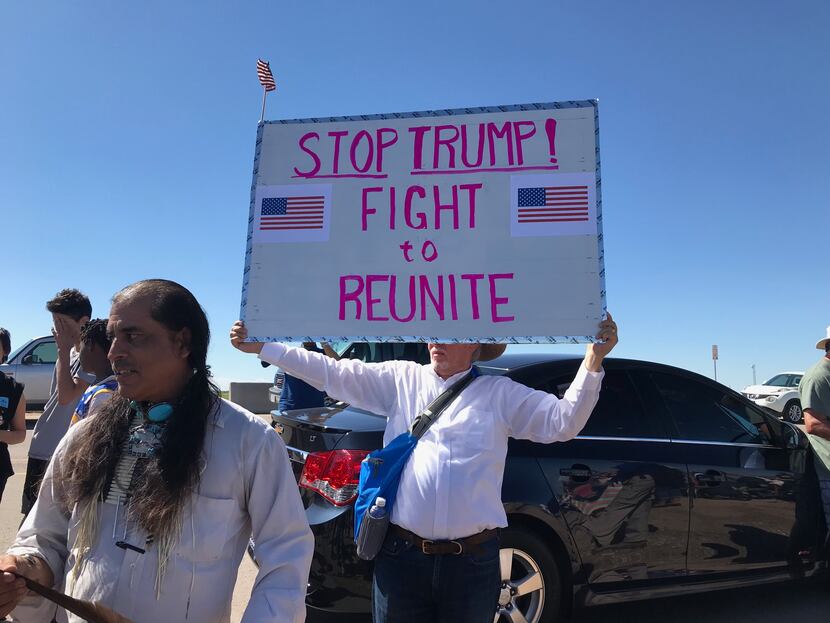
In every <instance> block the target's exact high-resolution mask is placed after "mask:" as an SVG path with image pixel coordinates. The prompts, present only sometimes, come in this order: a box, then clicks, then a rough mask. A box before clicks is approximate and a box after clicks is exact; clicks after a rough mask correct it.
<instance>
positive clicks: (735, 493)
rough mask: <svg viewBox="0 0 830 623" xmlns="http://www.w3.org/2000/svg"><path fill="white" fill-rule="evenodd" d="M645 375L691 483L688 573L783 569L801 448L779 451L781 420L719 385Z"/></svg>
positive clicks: (791, 547) (790, 553) (801, 467)
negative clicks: (666, 415) (651, 382)
mask: <svg viewBox="0 0 830 623" xmlns="http://www.w3.org/2000/svg"><path fill="white" fill-rule="evenodd" d="M650 376H651V379H652V380H653V382H654V389H655V390H656V391H655V394H654V399H655V400H657V401H659V402H661V403H662V404H655V408H656V409H657V410H660V411H663V412H664V413H666V414H668V415H669V416H670V417H668V418H666V419H667V422H668V423H669V425H670V427H671V428H670V434H671V436H672V445H675V446H676V447H677V451H678V456H679V457H681V458H682V459H683V460H684V461H685V462H686V463H687V465H688V469H689V479H690V482H691V483H692V513H691V522H690V540H689V556H688V569H689V573H690V574H704V573H723V572H740V573H743V572H747V571H761V570H769V571H774V570H776V568H779V567H780V568H783V567H786V565H787V564H788V561H790V560H792V559H793V554H794V553H795V551H794V549H795V548H796V546H795V545H794V544H792V542H791V534H792V533H793V529H794V526H795V523H796V498H797V497H798V495H799V489H800V487H801V485H802V480H803V476H804V468H805V463H806V450H805V449H803V448H800V449H788V448H786V447H784V444H783V443H781V439H782V437H783V434H782V430H781V427H782V426H783V425H782V424H781V423H780V422H778V421H777V420H775V419H774V418H772V417H768V416H767V415H766V414H764V413H762V412H761V411H759V410H756V409H755V408H753V407H751V406H750V405H748V404H746V402H745V401H743V400H741V399H740V398H739V397H738V396H737V395H736V394H733V393H732V392H729V391H728V390H725V388H723V387H721V386H718V385H715V384H711V383H708V384H706V383H703V382H700V381H698V380H696V379H694V378H690V377H685V376H681V375H676V374H671V373H662V372H653V373H652V374H651V375H650Z"/></svg>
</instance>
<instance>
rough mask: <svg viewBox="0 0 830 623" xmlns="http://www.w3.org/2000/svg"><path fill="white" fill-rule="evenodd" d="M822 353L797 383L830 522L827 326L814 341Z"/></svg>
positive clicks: (829, 337) (829, 335) (829, 353)
mask: <svg viewBox="0 0 830 623" xmlns="http://www.w3.org/2000/svg"><path fill="white" fill-rule="evenodd" d="M816 348H817V349H819V350H823V351H824V357H822V358H821V360H820V361H819V362H818V363H816V364H815V365H814V366H813V367H812V368H810V369H809V370H807V372H806V373H805V374H804V377H803V378H802V379H801V383H800V385H799V392H800V394H801V408H802V410H803V413H804V428H805V429H806V430H807V433H808V435H807V436H808V437H809V439H810V446H811V447H812V448H813V453H814V454H815V457H816V460H815V461H814V464H815V468H816V473H817V474H818V479H819V484H820V486H821V501H822V504H823V506H824V517H825V518H826V520H827V524H828V526H830V327H827V337H825V338H824V339H822V340H819V341H818V342H816Z"/></svg>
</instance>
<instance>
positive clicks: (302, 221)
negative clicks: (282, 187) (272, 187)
mask: <svg viewBox="0 0 830 623" xmlns="http://www.w3.org/2000/svg"><path fill="white" fill-rule="evenodd" d="M324 208H325V198H324V197H323V196H322V195H317V196H311V197H266V198H264V199H263V200H262V206H261V208H260V219H259V229H260V231H272V230H280V229H281V230H287V229H323V211H324Z"/></svg>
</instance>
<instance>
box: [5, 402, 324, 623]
mask: <svg viewBox="0 0 830 623" xmlns="http://www.w3.org/2000/svg"><path fill="white" fill-rule="evenodd" d="M89 421H90V420H89V419H87V420H82V421H81V422H79V423H78V424H76V425H75V426H73V427H72V428H71V429H70V431H69V433H68V434H67V436H66V437H65V438H64V439H63V441H62V442H61V444H60V445H59V446H58V449H57V450H56V452H55V455H54V457H53V458H52V462H51V463H50V464H49V468H48V469H47V471H46V475H45V477H44V481H43V485H42V487H41V490H40V495H39V497H38V500H37V503H36V504H35V506H34V508H33V509H32V512H31V513H29V516H28V517H27V519H26V521H25V522H24V523H23V525H22V526H21V528H20V531H19V532H18V534H17V538H16V540H15V543H14V545H13V546H12V547H11V549H10V550H9V553H12V554H17V555H20V554H25V553H31V554H35V555H38V556H41V557H42V558H44V559H45V560H46V561H47V563H48V564H49V566H50V567H51V569H52V572H53V573H54V575H55V579H56V584H57V585H58V586H63V587H64V590H67V587H68V592H69V594H70V595H72V596H73V597H78V598H80V599H87V600H91V601H100V602H102V603H103V604H104V605H106V606H109V607H110V608H113V609H115V610H116V611H117V612H119V613H121V614H122V615H124V616H126V617H127V618H129V619H130V620H131V621H134V623H143V622H146V623H165V622H171V623H172V622H177V623H178V622H180V621H194V622H196V623H226V622H227V621H228V620H229V617H230V610H231V598H232V594H233V588H234V583H235V582H236V576H237V571H238V569H239V563H240V561H241V559H242V556H243V554H244V552H245V547H246V544H247V542H248V537H249V536H250V535H251V534H253V536H254V539H255V541H256V545H257V559H258V561H259V563H260V568H259V573H258V574H257V577H256V581H255V583H254V588H253V591H252V593H251V597H250V600H249V602H248V607H247V609H246V610H245V615H244V617H243V619H242V621H243V623H259V622H263V623H264V622H266V621H267V622H269V623H271V622H283V623H289V622H291V623H300V622H302V621H303V620H304V619H305V593H306V585H307V581H308V573H309V568H310V566H311V555H312V551H313V548H314V540H313V537H312V535H311V531H310V529H309V527H308V521H307V520H306V516H305V511H304V510H303V505H302V501H301V500H300V496H299V493H298V491H297V484H296V482H295V480H294V476H293V474H292V471H291V467H290V465H289V462H288V457H287V454H286V450H285V446H284V444H283V442H282V440H281V439H280V437H279V435H277V434H276V432H274V431H273V430H272V429H271V428H269V427H268V426H267V425H266V424H265V423H264V422H262V421H261V420H260V419H259V418H257V417H256V416H254V415H252V414H250V413H248V412H247V411H245V410H244V409H241V408H240V407H237V406H236V405H233V404H231V403H229V402H226V401H224V400H223V401H221V404H220V407H219V409H218V410H217V411H216V412H214V414H213V415H212V416H211V417H210V419H209V421H208V426H207V431H206V436H205V444H204V449H203V452H202V454H203V457H204V459H205V464H204V465H205V466H204V471H203V472H202V476H201V481H200V484H199V490H198V493H195V494H193V496H192V498H191V502H190V504H189V505H188V507H187V508H186V509H185V511H184V513H183V521H182V529H181V535H180V538H179V542H178V544H177V545H176V546H174V549H173V552H172V554H171V556H170V559H169V563H168V567H167V571H166V573H165V575H164V579H163V581H162V585H161V595H160V598H158V599H157V598H156V589H155V586H154V584H155V580H156V569H157V565H158V556H157V554H158V550H157V549H156V546H155V545H154V544H150V545H146V544H145V541H146V534H145V533H144V532H143V531H141V530H140V529H138V528H137V527H136V526H135V525H133V524H134V522H132V523H131V524H130V525H129V527H128V528H127V532H126V533H124V517H125V509H124V507H123V506H122V505H117V504H110V503H106V502H102V503H100V504H99V510H98V512H99V521H100V524H99V525H100V528H99V530H98V539H97V541H96V542H95V543H94V544H93V546H92V550H91V552H90V553H89V554H88V556H87V557H86V562H85V565H84V567H83V571H82V572H81V574H80V577H79V578H78V580H77V581H75V582H74V583H73V582H71V581H70V580H69V577H68V575H67V574H68V573H69V569H70V568H71V567H72V563H73V561H74V553H73V552H72V549H73V545H74V542H75V537H76V536H77V529H78V519H79V515H80V513H79V509H78V508H77V506H76V508H75V509H73V510H72V512H71V514H70V513H64V512H63V511H62V510H61V509H60V507H59V506H58V505H57V504H56V503H55V498H56V496H57V495H59V494H60V487H61V481H62V470H63V468H64V458H65V454H66V448H67V446H68V445H69V444H71V443H72V439H73V438H75V437H76V436H77V435H83V434H85V431H86V428H87V425H88V423H89ZM116 513H117V514H116ZM119 540H123V541H126V542H127V543H129V544H131V545H135V546H138V547H140V548H146V550H147V551H146V553H144V554H141V553H138V552H135V551H133V550H131V549H122V548H121V547H118V546H116V541H119ZM53 612H54V607H53V606H50V604H49V603H48V602H47V601H46V600H45V599H43V598H40V597H27V598H26V599H24V600H23V602H21V604H20V605H19V606H18V607H17V608H16V609H15V610H14V612H13V613H12V614H13V616H14V619H13V620H15V621H21V622H23V623H35V622H39V621H45V622H48V621H51V614H52V613H53ZM69 621H70V622H71V623H76V622H77V623H80V621H81V620H80V619H78V618H77V617H75V616H74V615H70V616H69Z"/></svg>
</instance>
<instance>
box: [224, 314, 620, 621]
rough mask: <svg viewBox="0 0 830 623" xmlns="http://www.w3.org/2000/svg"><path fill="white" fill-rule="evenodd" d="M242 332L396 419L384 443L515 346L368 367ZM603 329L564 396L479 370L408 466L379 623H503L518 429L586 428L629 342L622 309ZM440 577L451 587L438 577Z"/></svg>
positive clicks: (556, 435) (239, 327)
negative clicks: (612, 364) (607, 369)
mask: <svg viewBox="0 0 830 623" xmlns="http://www.w3.org/2000/svg"><path fill="white" fill-rule="evenodd" d="M230 337H231V343H232V344H233V345H234V346H235V347H237V348H238V349H240V350H242V351H244V352H249V353H258V354H259V357H260V358H261V359H262V360H264V361H268V362H269V363H272V364H274V365H278V366H280V367H281V368H282V369H283V370H285V371H286V373H289V374H295V375H297V376H299V377H300V378H302V379H303V380H305V381H306V382H308V383H310V384H311V385H312V386H314V387H316V388H317V389H320V390H325V391H326V392H328V393H329V394H330V395H333V396H337V397H338V398H339V399H341V400H345V401H346V402H349V403H351V404H352V405H354V406H356V407H358V408H361V409H366V410H368V411H372V412H374V413H377V414H380V415H383V416H385V417H387V418H388V421H387V425H386V430H385V433H384V439H383V441H384V445H386V444H388V443H389V442H391V441H392V440H393V439H395V438H396V437H397V436H398V435H400V434H402V433H404V432H406V431H407V430H408V429H409V427H410V425H411V424H412V422H413V420H414V419H415V418H416V417H417V416H418V414H419V413H420V412H421V411H422V410H423V409H424V408H425V407H426V406H427V405H428V404H429V403H430V402H431V401H432V400H433V399H435V398H436V397H437V396H438V395H439V394H441V393H442V392H443V391H445V390H446V389H447V388H449V387H451V386H452V385H453V384H454V383H456V382H457V381H459V380H460V379H462V378H463V377H464V376H465V375H466V374H467V373H468V372H469V371H470V369H471V367H472V365H473V363H474V362H475V361H482V360H488V359H492V358H495V357H496V356H498V355H499V354H501V352H503V351H504V346H503V345H496V344H483V345H482V344H429V352H430V358H431V362H430V363H429V364H427V365H420V364H418V363H415V362H410V361H390V362H385V363H368V364H367V363H363V362H361V361H358V360H340V361H335V360H333V359H330V358H328V357H325V356H323V355H319V354H317V353H313V352H309V351H307V350H305V349H301V348H291V347H288V346H285V345H282V344H264V345H263V344H257V343H252V342H246V341H245V340H246V339H247V337H248V332H247V329H246V328H245V326H244V324H243V323H241V322H237V323H236V324H234V326H233V327H232V328H231V331H230ZM597 337H598V338H599V341H598V343H595V344H590V345H588V347H587V350H586V354H585V359H584V361H583V363H582V365H581V366H580V368H579V371H578V372H577V374H576V377H575V378H574V381H573V383H572V384H571V385H570V387H569V389H568V390H567V391H566V392H565V395H564V398H563V399H561V400H560V399H558V398H557V397H556V396H553V395H551V394H548V393H545V392H541V391H535V390H532V389H530V388H528V387H526V386H524V385H521V384H519V383H516V382H515V381H512V380H511V379H509V378H506V377H500V376H486V375H485V376H478V377H477V378H475V379H474V380H473V381H472V382H471V383H470V384H469V385H468V386H467V387H466V388H465V389H464V390H463V391H462V392H461V394H460V395H459V396H458V397H457V398H456V399H455V400H454V401H453V402H452V403H451V404H450V405H449V406H448V407H447V408H446V410H445V411H444V412H443V413H442V415H441V416H440V418H439V419H438V420H437V421H436V422H435V424H434V425H433V426H432V427H430V428H429V430H428V431H427V432H426V434H425V435H424V436H423V437H421V439H420V440H419V442H418V443H417V444H416V445H415V449H414V451H413V453H412V455H411V457H410V459H409V460H408V462H407V464H406V466H405V467H404V469H403V472H402V475H401V480H400V485H399V489H398V492H397V496H396V498H395V504H394V507H393V508H392V511H391V515H390V518H391V524H392V525H391V526H390V529H389V531H388V534H387V538H386V542H385V543H384V547H383V548H382V549H381V552H380V554H379V555H378V557H377V558H376V559H375V566H374V582H373V595H372V600H373V614H374V618H375V621H376V622H377V623H381V622H386V621H393V620H394V621H403V622H408V621H421V622H424V621H445V620H446V621H450V620H452V621H454V622H455V621H465V622H466V621H470V622H481V623H484V622H488V623H489V622H492V620H493V613H494V608H495V604H496V601H497V597H498V591H499V567H498V550H499V547H498V537H497V529H498V528H502V527H505V526H507V517H506V515H505V512H504V508H503V506H502V503H501V485H502V479H503V475H504V464H505V457H506V454H507V440H508V437H516V438H519V439H530V440H533V441H537V442H541V443H551V442H555V441H567V440H568V439H571V438H573V437H574V436H576V435H577V434H578V433H579V431H580V430H581V429H582V428H583V426H584V425H585V423H586V422H587V420H588V417H589V416H590V414H591V411H592V410H593V408H594V406H595V405H596V402H597V399H598V397H599V391H600V385H601V382H602V378H603V375H604V372H603V371H602V361H603V359H604V358H605V356H606V355H607V354H608V353H609V352H610V351H611V349H612V348H613V347H614V346H615V345H616V343H617V341H618V338H617V326H616V323H615V322H614V321H613V319H612V318H611V316H610V314H609V315H608V318H607V319H606V320H604V321H603V322H602V323H601V324H600V327H599V332H598V334H597ZM425 543H426V545H425ZM436 544H437V545H436ZM436 574H437V575H436ZM439 576H440V578H441V580H440V590H439V588H436V585H435V584H434V578H435V577H439ZM436 613H441V614H440V616H438V615H437V614H436Z"/></svg>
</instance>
